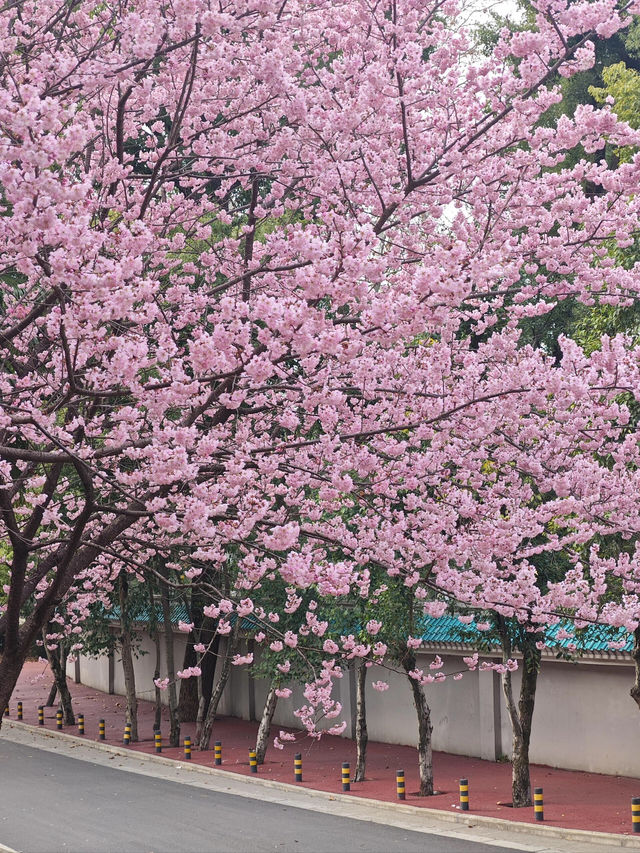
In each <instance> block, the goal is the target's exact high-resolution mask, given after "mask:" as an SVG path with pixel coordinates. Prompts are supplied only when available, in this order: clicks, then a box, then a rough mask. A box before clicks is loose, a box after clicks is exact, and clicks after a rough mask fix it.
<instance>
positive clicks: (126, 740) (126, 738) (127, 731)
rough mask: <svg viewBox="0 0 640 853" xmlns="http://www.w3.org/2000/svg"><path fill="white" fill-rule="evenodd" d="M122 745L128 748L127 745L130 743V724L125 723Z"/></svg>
mask: <svg viewBox="0 0 640 853" xmlns="http://www.w3.org/2000/svg"><path fill="white" fill-rule="evenodd" d="M122 743H123V744H124V745H125V746H129V744H130V743H131V723H125V726H124V736H123V738H122Z"/></svg>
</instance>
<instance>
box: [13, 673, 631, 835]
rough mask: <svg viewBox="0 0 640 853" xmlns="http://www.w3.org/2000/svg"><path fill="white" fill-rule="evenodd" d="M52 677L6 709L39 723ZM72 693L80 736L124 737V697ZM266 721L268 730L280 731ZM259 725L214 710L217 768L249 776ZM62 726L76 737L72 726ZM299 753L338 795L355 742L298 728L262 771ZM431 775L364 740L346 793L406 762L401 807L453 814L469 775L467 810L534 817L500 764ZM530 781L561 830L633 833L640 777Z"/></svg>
mask: <svg viewBox="0 0 640 853" xmlns="http://www.w3.org/2000/svg"><path fill="white" fill-rule="evenodd" d="M51 683H52V676H51V674H50V672H49V669H48V667H47V665H46V664H41V663H37V662H32V661H31V662H28V663H27V665H26V666H25V668H24V670H23V672H22V675H21V677H20V680H19V682H18V685H17V686H16V690H15V691H14V694H13V697H12V700H11V706H10V713H11V718H12V719H14V720H15V719H16V714H17V702H18V700H21V701H22V702H23V708H24V711H23V713H24V722H26V723H30V724H32V725H35V724H37V721H38V706H39V705H42V704H44V702H45V701H46V698H47V695H48V693H49V689H50V686H51ZM69 686H70V690H71V693H72V696H73V699H74V710H75V712H76V714H77V713H79V712H81V713H83V714H84V717H85V730H86V735H85V737H87V738H91V739H93V740H97V739H98V720H99V719H104V720H105V723H106V742H107V743H110V744H117V745H121V744H122V733H123V730H124V723H125V702H124V697H122V696H116V695H109V694H106V693H102V692H100V691H98V690H94V689H92V688H89V687H86V686H85V685H82V684H75V683H73V681H71V680H70V681H69ZM55 711H56V708H45V726H46V727H47V728H50V729H55V728H56V720H55ZM153 719H154V706H153V703H151V702H145V701H140V702H139V704H138V727H139V732H140V737H141V741H140V742H139V743H137V744H135V745H132V746H131V749H132V750H137V751H139V752H147V753H151V752H154V744H153V730H152V728H153ZM278 729H279V727H274V731H273V732H272V735H275V734H277V733H278ZM256 730H257V723H250V722H246V721H244V720H237V719H235V718H232V717H220V718H219V719H218V720H217V721H216V724H215V727H214V736H213V739H212V746H213V741H214V740H220V741H222V746H223V765H222V766H223V769H226V770H228V771H229V772H231V773H238V774H243V775H249V774H250V770H249V759H248V753H249V749H251V748H252V747H253V746H254V745H255V736H256ZM65 731H69V733H73V734H75V733H76V731H75V730H74V731H70V730H69V729H67V728H65ZM162 731H163V736H164V741H165V744H166V741H167V736H168V731H169V725H168V717H167V712H166V709H165V710H164V711H163V723H162ZM194 733H195V724H193V723H183V724H182V731H181V734H182V736H183V737H184V736H185V735H189V736H191V738H192V739H193V738H194ZM296 752H301V753H302V760H303V778H304V782H302V783H301V784H302V786H303V787H307V788H315V789H318V790H321V791H328V792H336V793H337V792H340V791H341V790H342V788H341V781H340V779H341V766H342V762H343V761H349V762H350V763H351V766H352V767H353V766H354V765H355V744H354V743H353V741H351V740H348V739H345V738H339V737H330V736H326V737H323V738H322V739H321V740H320V741H319V742H317V741H311V740H310V739H309V738H307V737H304V736H303V735H300V738H299V740H297V741H296V742H295V743H287V744H286V746H285V748H284V750H276V749H275V748H273V747H272V746H270V748H269V750H268V751H267V757H266V761H265V764H264V765H262V766H261V767H260V768H259V776H260V777H261V778H266V779H273V780H276V781H280V782H293V781H294V777H293V757H294V754H295V753H296ZM162 754H163V756H165V757H169V758H175V759H177V760H183V759H184V754H183V750H182V748H180V749H177V748H173V749H170V748H168V747H167V746H163V750H162ZM192 761H193V762H194V763H198V764H202V765H205V766H213V749H212V750H211V751H208V752H199V751H198V750H197V749H195V748H194V749H193V758H192ZM433 763H434V775H435V784H436V789H437V790H438V791H439V793H438V794H437V795H435V796H433V797H419V796H418V795H417V788H418V773H417V761H416V753H415V749H413V748H411V747H406V746H397V745H395V744H384V743H376V742H370V743H369V748H368V751H367V778H366V780H365V781H364V782H360V783H357V784H355V783H352V785H351V794H352V795H353V796H354V797H367V798H372V799H378V800H385V801H389V802H395V800H396V794H395V771H396V769H398V768H404V770H405V775H406V787H407V804H410V805H413V806H418V807H422V808H425V809H428V808H434V809H442V810H449V811H454V810H456V809H457V802H458V780H459V779H460V778H462V777H466V778H468V779H469V788H470V804H471V813H472V814H480V815H486V816H488V817H495V818H501V819H507V820H512V821H518V822H525V823H527V822H528V823H534V815H533V809H512V808H511V807H510V806H509V805H508V803H509V801H510V799H511V791H510V784H511V766H510V765H509V764H505V763H497V762H491V761H482V760H480V759H477V758H469V757H466V756H461V755H452V754H450V753H443V752H436V753H435V754H434V761H433ZM531 778H532V784H533V785H534V786H535V787H542V788H543V789H544V817H545V823H546V824H547V825H552V826H557V827H562V828H565V829H583V830H591V831H597V832H615V833H621V834H631V817H630V814H631V811H630V800H631V797H633V796H640V780H639V779H631V778H628V777H624V776H605V775H602V774H597V773H582V772H577V771H568V770H556V769H554V768H552V767H545V766H542V765H532V768H531Z"/></svg>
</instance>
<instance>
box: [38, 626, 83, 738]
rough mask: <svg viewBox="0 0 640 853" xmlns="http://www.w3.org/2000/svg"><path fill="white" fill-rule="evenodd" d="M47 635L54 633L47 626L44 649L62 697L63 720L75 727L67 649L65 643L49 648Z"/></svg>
mask: <svg viewBox="0 0 640 853" xmlns="http://www.w3.org/2000/svg"><path fill="white" fill-rule="evenodd" d="M47 633H52V629H51V628H50V626H47V627H45V628H44V629H43V631H42V639H43V640H44V647H45V650H46V652H47V660H48V661H49V666H50V667H51V672H52V673H53V678H54V681H55V685H56V688H57V691H58V696H59V697H60V708H61V710H62V715H63V719H64V722H65V725H66V726H73V725H75V722H76V719H75V716H74V713H73V702H72V700H71V693H70V692H69V685H68V684H67V673H66V664H67V653H66V647H65V644H64V641H62V642H61V643H60V645H59V646H58V647H57V648H56V649H49V648H47V645H48V641H47V639H46V637H45V635H46V634H47Z"/></svg>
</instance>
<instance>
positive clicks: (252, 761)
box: [249, 749, 258, 773]
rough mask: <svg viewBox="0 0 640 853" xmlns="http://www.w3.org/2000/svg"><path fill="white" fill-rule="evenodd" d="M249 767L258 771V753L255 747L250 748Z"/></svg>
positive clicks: (253, 770)
mask: <svg viewBox="0 0 640 853" xmlns="http://www.w3.org/2000/svg"><path fill="white" fill-rule="evenodd" d="M249 767H250V768H251V772H252V773H257V772H258V756H257V755H256V751H255V749H250V750H249Z"/></svg>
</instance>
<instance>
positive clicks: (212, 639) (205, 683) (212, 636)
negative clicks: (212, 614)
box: [195, 618, 220, 743]
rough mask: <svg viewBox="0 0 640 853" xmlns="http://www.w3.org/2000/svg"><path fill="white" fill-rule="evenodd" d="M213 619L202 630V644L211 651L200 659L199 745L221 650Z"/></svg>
mask: <svg viewBox="0 0 640 853" xmlns="http://www.w3.org/2000/svg"><path fill="white" fill-rule="evenodd" d="M213 624H214V623H213V619H210V618H206V619H204V620H203V623H202V628H201V630H200V642H201V643H204V645H205V646H207V647H208V648H209V646H210V650H209V651H207V652H206V653H205V654H204V655H203V656H202V658H201V659H200V669H201V670H202V675H201V676H200V678H199V679H198V683H199V694H198V715H197V717H196V738H195V739H196V743H199V741H200V737H201V735H202V726H203V725H204V718H205V715H206V713H207V709H208V707H209V700H210V699H211V694H212V692H213V679H214V677H215V674H216V661H217V660H218V652H219V650H220V635H219V634H216V633H214V630H213Z"/></svg>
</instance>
